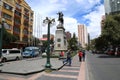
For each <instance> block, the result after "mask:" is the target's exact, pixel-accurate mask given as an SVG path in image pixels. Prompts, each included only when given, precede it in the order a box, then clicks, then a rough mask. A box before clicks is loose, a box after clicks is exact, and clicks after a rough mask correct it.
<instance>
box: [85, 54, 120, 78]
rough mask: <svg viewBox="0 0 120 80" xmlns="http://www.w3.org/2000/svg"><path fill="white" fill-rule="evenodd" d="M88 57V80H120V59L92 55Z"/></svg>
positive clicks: (103, 55)
mask: <svg viewBox="0 0 120 80" xmlns="http://www.w3.org/2000/svg"><path fill="white" fill-rule="evenodd" d="M86 57H87V58H86V64H87V72H88V77H89V78H88V79H87V80H120V57H115V56H109V55H106V54H91V53H88V54H87V56H86Z"/></svg>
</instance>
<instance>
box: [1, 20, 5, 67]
mask: <svg viewBox="0 0 120 80" xmlns="http://www.w3.org/2000/svg"><path fill="white" fill-rule="evenodd" d="M4 23H5V19H2V23H1V25H0V58H1V56H2V40H3V27H4ZM0 66H2V64H1V61H0Z"/></svg>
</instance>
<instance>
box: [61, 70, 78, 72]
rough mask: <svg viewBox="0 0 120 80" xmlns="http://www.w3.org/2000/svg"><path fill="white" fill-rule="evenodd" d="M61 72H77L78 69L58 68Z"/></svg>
mask: <svg viewBox="0 0 120 80" xmlns="http://www.w3.org/2000/svg"><path fill="white" fill-rule="evenodd" d="M59 71H61V72H79V71H78V70H59Z"/></svg>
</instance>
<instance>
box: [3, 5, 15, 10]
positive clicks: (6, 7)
mask: <svg viewBox="0 0 120 80" xmlns="http://www.w3.org/2000/svg"><path fill="white" fill-rule="evenodd" d="M4 8H5V9H8V10H10V11H12V9H13V7H11V6H10V5H8V4H6V3H4Z"/></svg>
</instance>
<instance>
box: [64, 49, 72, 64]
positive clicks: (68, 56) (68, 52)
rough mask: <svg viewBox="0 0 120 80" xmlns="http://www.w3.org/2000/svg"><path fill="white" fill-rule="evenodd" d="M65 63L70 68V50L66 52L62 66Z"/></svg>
mask: <svg viewBox="0 0 120 80" xmlns="http://www.w3.org/2000/svg"><path fill="white" fill-rule="evenodd" d="M65 62H67V63H68V65H69V66H71V63H72V56H71V50H68V51H67V58H66V60H64V61H63V64H64V63H65Z"/></svg>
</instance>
